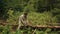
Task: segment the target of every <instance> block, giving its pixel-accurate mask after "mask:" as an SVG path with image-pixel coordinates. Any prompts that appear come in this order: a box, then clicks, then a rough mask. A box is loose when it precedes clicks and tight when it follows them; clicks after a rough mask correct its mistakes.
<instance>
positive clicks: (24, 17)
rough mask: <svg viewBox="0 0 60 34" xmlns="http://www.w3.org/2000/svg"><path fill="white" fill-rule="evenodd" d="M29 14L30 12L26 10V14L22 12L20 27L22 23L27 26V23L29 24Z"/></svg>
mask: <svg viewBox="0 0 60 34" xmlns="http://www.w3.org/2000/svg"><path fill="white" fill-rule="evenodd" d="M27 15H28V13H27V12H25V13H24V14H22V15H21V16H20V17H19V25H18V29H19V28H20V27H21V25H22V24H23V25H24V26H27V25H28V19H27Z"/></svg>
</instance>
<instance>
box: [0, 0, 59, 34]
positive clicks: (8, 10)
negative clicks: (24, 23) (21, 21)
mask: <svg viewBox="0 0 60 34" xmlns="http://www.w3.org/2000/svg"><path fill="white" fill-rule="evenodd" d="M26 11H28V12H29V13H28V20H29V21H30V22H31V24H32V25H42V26H43V25H47V26H49V25H52V26H56V25H57V26H59V25H58V24H53V23H60V0H0V23H1V20H5V21H6V23H7V25H5V26H1V25H0V34H32V33H33V31H34V30H35V29H33V28H30V27H28V28H23V29H20V30H17V29H16V31H11V28H12V27H11V26H9V24H14V25H16V24H18V18H19V16H20V15H21V14H22V13H24V12H26ZM50 23H51V24H50ZM59 33H60V30H58V31H56V30H55V29H54V30H52V29H50V28H44V29H42V28H40V29H37V28H36V31H35V34H59Z"/></svg>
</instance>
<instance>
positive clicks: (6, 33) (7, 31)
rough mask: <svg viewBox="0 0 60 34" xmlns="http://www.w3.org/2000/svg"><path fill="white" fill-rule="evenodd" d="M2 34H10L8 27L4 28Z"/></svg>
mask: <svg viewBox="0 0 60 34" xmlns="http://www.w3.org/2000/svg"><path fill="white" fill-rule="evenodd" d="M2 34H10V27H9V25H6V26H5V28H4V30H3V32H2Z"/></svg>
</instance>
